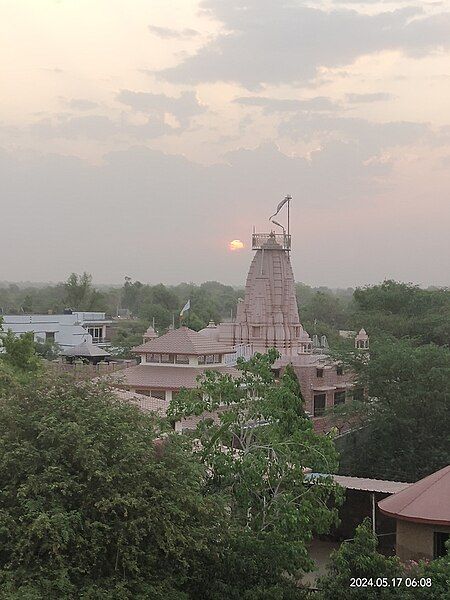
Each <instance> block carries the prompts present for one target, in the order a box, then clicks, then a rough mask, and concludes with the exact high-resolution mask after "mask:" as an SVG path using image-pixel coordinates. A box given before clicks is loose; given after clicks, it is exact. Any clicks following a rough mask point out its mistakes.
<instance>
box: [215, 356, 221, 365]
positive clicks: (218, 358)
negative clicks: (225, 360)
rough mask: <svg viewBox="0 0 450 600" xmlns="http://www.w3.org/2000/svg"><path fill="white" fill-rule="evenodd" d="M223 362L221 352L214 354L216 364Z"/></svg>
mask: <svg viewBox="0 0 450 600" xmlns="http://www.w3.org/2000/svg"><path fill="white" fill-rule="evenodd" d="M221 362H222V355H221V354H214V363H215V364H219V363H221Z"/></svg>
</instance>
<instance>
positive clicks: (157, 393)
mask: <svg viewBox="0 0 450 600" xmlns="http://www.w3.org/2000/svg"><path fill="white" fill-rule="evenodd" d="M147 331H148V330H147ZM146 333H147V332H146ZM144 339H145V336H144ZM133 352H135V353H136V354H138V355H139V356H140V359H141V363H140V364H139V365H136V366H133V367H130V368H128V369H124V370H123V371H120V372H118V373H115V374H114V375H113V376H111V377H112V379H113V381H115V383H116V385H117V386H119V387H121V388H122V389H124V390H128V391H129V392H132V393H137V394H139V395H141V396H147V397H149V398H151V401H150V402H149V406H150V405H152V406H153V405H154V404H155V402H156V403H157V405H158V412H159V413H160V414H165V412H166V411H167V408H168V407H169V404H170V401H171V400H172V398H173V397H174V394H176V393H178V392H179V391H180V390H181V389H182V388H185V389H195V388H196V387H197V386H198V378H199V377H200V376H201V375H202V374H203V373H204V372H205V371H206V370H208V369H214V370H216V371H219V372H220V373H226V374H229V375H231V376H236V375H237V374H238V372H237V371H236V370H235V369H234V368H233V367H230V366H228V365H227V363H226V361H225V357H226V356H228V355H232V354H234V352H235V351H234V349H233V348H230V347H227V346H225V345H224V344H223V343H218V342H216V341H214V340H210V339H209V338H208V337H207V336H204V335H202V334H201V333H198V332H197V331H193V330H192V329H189V328H188V327H180V328H179V329H169V331H168V332H167V333H166V334H165V335H162V336H160V337H155V338H153V339H150V340H148V341H145V342H144V343H143V344H141V345H140V346H137V347H136V348H134V349H133ZM152 403H153V404H152ZM141 404H142V402H141ZM141 404H140V405H141Z"/></svg>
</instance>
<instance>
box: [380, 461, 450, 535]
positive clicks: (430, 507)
mask: <svg viewBox="0 0 450 600" xmlns="http://www.w3.org/2000/svg"><path fill="white" fill-rule="evenodd" d="M378 506H379V508H380V510H381V512H383V513H385V514H386V515H389V516H391V517H395V518H396V519H402V520H404V521H413V522H415V523H433V524H436V525H447V526H448V525H450V465H447V466H446V467H444V468H443V469H441V470H440V471H436V473H433V474H432V475H429V476H428V477H425V478H424V479H421V480H420V481H417V482H416V483H413V484H411V485H410V486H408V487H407V488H406V489H405V490H403V491H401V492H398V493H397V494H395V495H394V496H391V497H390V498H385V499H384V500H381V501H380V502H379V503H378Z"/></svg>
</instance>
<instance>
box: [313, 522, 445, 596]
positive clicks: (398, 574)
mask: <svg viewBox="0 0 450 600" xmlns="http://www.w3.org/2000/svg"><path fill="white" fill-rule="evenodd" d="M377 545H378V540H377V537H376V536H375V535H374V534H373V532H372V529H371V521H370V519H369V518H366V519H365V520H364V521H363V523H362V524H361V525H359V526H358V527H357V528H356V533H355V538H354V539H353V540H351V541H346V542H344V543H342V544H341V546H340V548H339V549H338V550H336V551H335V552H333V553H332V555H331V560H330V564H329V566H328V573H327V574H326V575H325V576H324V577H321V578H320V579H319V581H318V582H317V586H318V588H319V590H320V592H319V594H318V600H322V599H323V600H329V598H333V600H366V599H367V600H370V599H371V598H373V599H377V600H378V599H381V600H383V599H386V600H389V599H390V598H399V599H400V600H445V599H447V598H448V582H449V578H450V556H449V554H448V553H447V555H446V556H443V557H442V558H439V559H436V560H433V561H423V560H422V561H419V562H414V561H409V562H408V563H406V564H405V563H401V562H400V561H399V560H398V558H397V557H387V556H384V555H382V554H380V553H378V552H377V550H376V548H377ZM447 547H448V546H447ZM352 577H360V578H364V579H372V581H373V582H376V580H377V579H378V580H380V579H383V578H386V580H387V583H388V584H389V586H384V587H383V586H376V585H373V586H372V587H371V586H367V587H364V588H361V587H360V588H356V587H355V588H353V587H350V579H351V578H352ZM393 578H400V579H401V580H402V581H403V584H401V585H398V587H394V586H392V579H393ZM406 578H411V579H416V580H417V581H418V580H420V579H421V578H430V579H431V582H432V585H431V587H428V586H424V587H420V586H418V587H412V586H411V587H407V586H406V585H405V584H404V581H405V579H406Z"/></svg>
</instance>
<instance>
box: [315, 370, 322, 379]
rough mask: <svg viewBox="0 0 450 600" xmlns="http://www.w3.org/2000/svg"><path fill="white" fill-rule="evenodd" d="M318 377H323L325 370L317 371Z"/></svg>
mask: <svg viewBox="0 0 450 600" xmlns="http://www.w3.org/2000/svg"><path fill="white" fill-rule="evenodd" d="M316 377H319V378H321V377H323V369H316Z"/></svg>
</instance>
